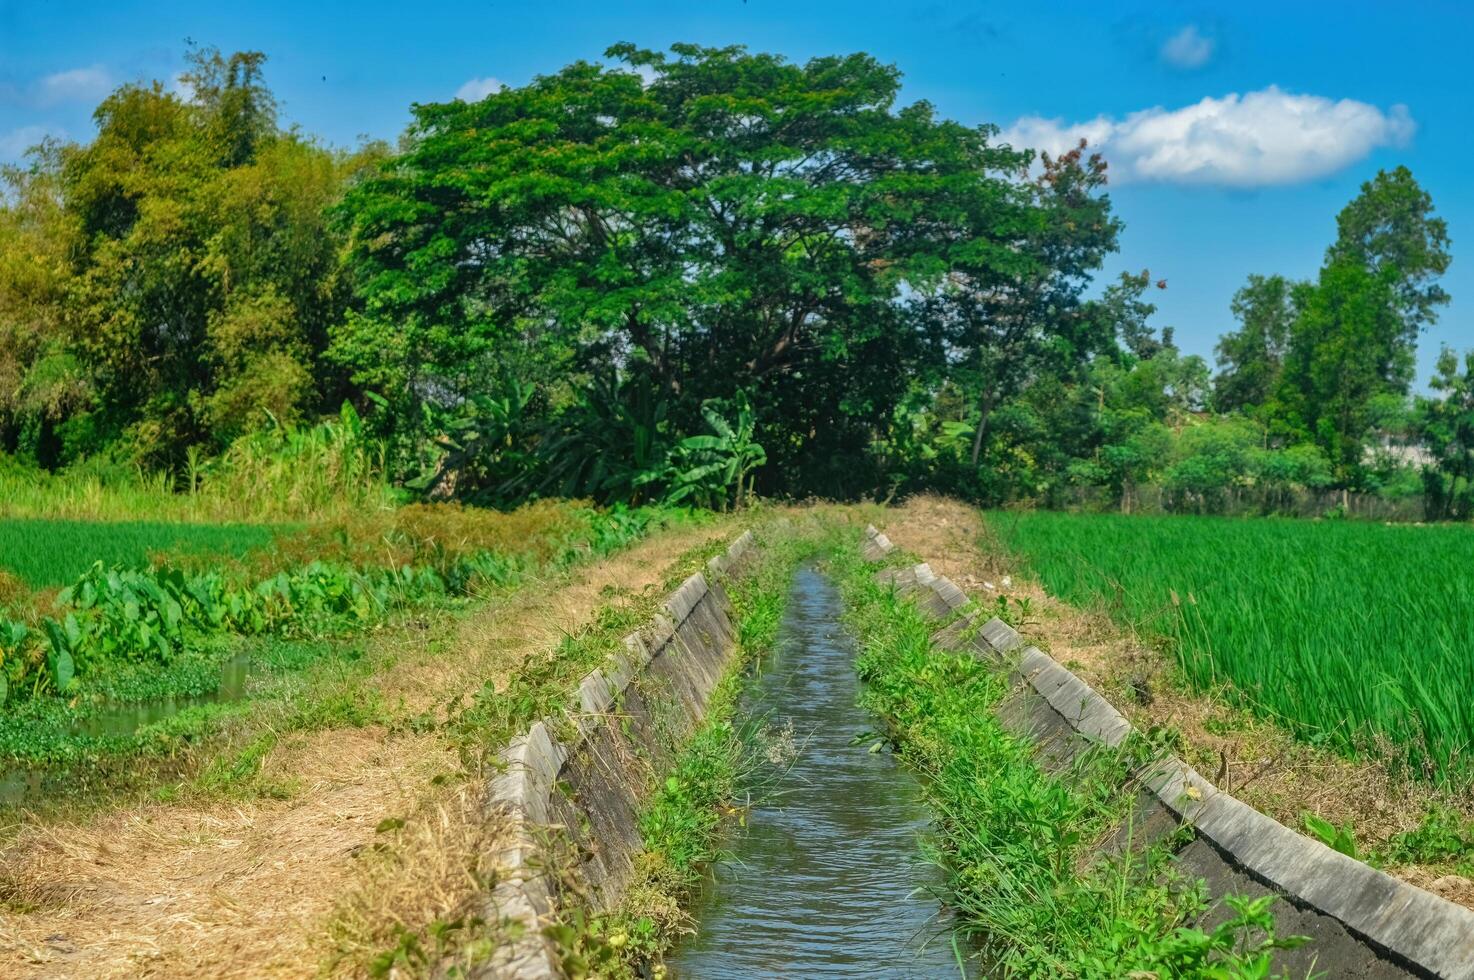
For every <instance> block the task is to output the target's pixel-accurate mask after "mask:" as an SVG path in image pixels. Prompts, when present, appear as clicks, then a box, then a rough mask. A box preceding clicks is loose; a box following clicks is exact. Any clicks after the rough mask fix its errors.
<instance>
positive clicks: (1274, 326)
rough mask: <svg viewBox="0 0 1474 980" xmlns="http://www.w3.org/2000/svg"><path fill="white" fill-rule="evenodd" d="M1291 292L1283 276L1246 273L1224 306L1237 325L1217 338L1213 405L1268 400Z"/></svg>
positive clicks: (1290, 311) (1289, 324) (1285, 340)
mask: <svg viewBox="0 0 1474 980" xmlns="http://www.w3.org/2000/svg"><path fill="white" fill-rule="evenodd" d="M1295 297H1296V290H1295V288H1294V287H1293V285H1292V284H1291V283H1290V281H1289V280H1287V279H1286V278H1285V277H1284V276H1258V275H1251V276H1249V282H1248V284H1247V285H1245V286H1244V287H1243V288H1242V289H1240V290H1239V291H1238V292H1236V293H1234V295H1233V303H1232V304H1231V306H1230V308H1231V309H1232V310H1233V315H1234V317H1235V318H1236V319H1237V320H1238V321H1239V324H1240V327H1239V329H1238V330H1237V331H1233V332H1230V333H1226V334H1224V335H1223V337H1222V338H1221V339H1220V340H1219V341H1218V348H1217V354H1218V363H1219V364H1220V365H1222V370H1221V371H1220V373H1219V375H1218V377H1217V378H1215V379H1214V382H1213V405H1214V407H1215V408H1216V409H1217V410H1218V411H1220V412H1232V411H1235V410H1239V409H1250V410H1252V409H1260V408H1263V407H1266V406H1268V403H1269V401H1270V399H1271V398H1272V397H1273V396H1274V394H1275V392H1276V391H1277V390H1278V388H1279V379H1280V371H1281V370H1282V368H1283V365H1284V358H1285V348H1286V347H1287V346H1288V344H1289V342H1290V332H1291V330H1292V329H1293V326H1294V322H1295V316H1296V313H1297V311H1296V309H1295Z"/></svg>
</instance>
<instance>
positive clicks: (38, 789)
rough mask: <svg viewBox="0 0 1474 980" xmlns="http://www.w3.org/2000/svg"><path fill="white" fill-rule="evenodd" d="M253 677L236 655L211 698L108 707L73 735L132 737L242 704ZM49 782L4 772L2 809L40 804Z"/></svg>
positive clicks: (26, 772) (40, 774) (245, 659)
mask: <svg viewBox="0 0 1474 980" xmlns="http://www.w3.org/2000/svg"><path fill="white" fill-rule="evenodd" d="M250 673H251V658H250V657H249V656H248V655H247V654H244V653H240V654H236V655H235V656H233V657H231V658H230V659H229V660H227V661H226V662H225V663H224V664H222V665H221V667H220V684H219V686H218V687H217V688H216V689H215V690H213V691H211V692H209V693H208V694H196V695H188V696H180V697H167V698H157V699H155V700H152V701H134V702H120V703H113V704H105V705H103V706H102V707H101V708H99V709H98V710H97V711H95V712H92V713H89V714H87V715H84V716H83V717H81V718H78V719H77V720H76V721H75V722H73V724H72V726H71V731H72V732H73V733H75V734H78V735H87V736H90V737H93V738H103V737H107V736H113V737H121V736H128V735H132V734H133V733H134V732H136V731H138V730H139V729H140V728H142V727H144V726H145V725H151V724H153V723H154V722H157V721H163V720H164V719H165V718H169V717H171V716H173V715H176V714H178V713H179V712H181V711H183V710H184V709H186V708H193V707H197V706H199V705H206V704H216V703H218V702H222V701H239V700H240V699H241V698H243V697H245V696H246V681H247V680H248V679H249V678H250ZM47 779H48V773H47V772H45V771H44V770H36V769H29V768H25V767H20V766H17V767H12V768H10V769H4V770H0V806H18V805H22V804H25V803H29V802H32V801H34V800H36V799H37V798H39V797H40V796H41V795H43V794H44V793H45V792H46V789H47Z"/></svg>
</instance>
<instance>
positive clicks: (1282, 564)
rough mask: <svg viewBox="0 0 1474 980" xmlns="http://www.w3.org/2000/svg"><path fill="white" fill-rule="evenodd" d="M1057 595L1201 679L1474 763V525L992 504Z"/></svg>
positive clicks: (1287, 712)
mask: <svg viewBox="0 0 1474 980" xmlns="http://www.w3.org/2000/svg"><path fill="white" fill-rule="evenodd" d="M989 525H990V527H992V528H993V529H994V530H995V531H996V532H997V533H998V534H999V535H1000V536H1001V537H1002V539H1003V540H1004V542H1005V543H1006V544H1007V545H1008V546H1010V547H1011V548H1012V549H1013V550H1014V551H1016V552H1017V553H1018V554H1020V555H1022V556H1024V557H1025V558H1026V560H1027V562H1028V564H1029V565H1030V566H1031V567H1032V568H1033V570H1034V571H1035V572H1036V573H1037V574H1038V576H1039V577H1040V578H1041V580H1042V581H1043V583H1044V585H1045V587H1046V588H1048V589H1049V591H1050V592H1052V593H1053V594H1055V595H1057V596H1059V597H1061V598H1063V599H1066V600H1068V601H1070V602H1073V603H1076V604H1102V605H1104V607H1105V608H1106V609H1107V610H1108V611H1109V612H1110V613H1111V614H1112V615H1113V616H1114V617H1116V618H1117V619H1118V620H1120V621H1122V622H1128V623H1131V624H1134V625H1137V626H1140V627H1143V628H1145V629H1146V630H1148V631H1150V632H1152V633H1155V634H1156V635H1158V636H1159V637H1161V638H1163V639H1164V640H1165V641H1166V642H1167V643H1168V644H1169V645H1170V646H1171V647H1172V649H1173V650H1174V651H1175V653H1176V656H1177V658H1178V660H1179V661H1180V663H1181V665H1182V669H1183V670H1184V671H1185V672H1186V674H1187V676H1188V678H1189V679H1190V680H1191V681H1192V682H1193V683H1194V684H1195V685H1197V686H1198V687H1200V688H1209V687H1216V686H1219V685H1227V687H1226V690H1227V691H1228V692H1229V695H1230V697H1232V698H1235V699H1237V700H1239V701H1240V702H1242V703H1244V704H1246V705H1248V706H1250V707H1252V708H1254V709H1256V710H1258V711H1260V712H1262V713H1263V714H1266V715H1269V716H1272V717H1274V718H1276V719H1278V720H1279V721H1280V722H1282V723H1283V724H1284V725H1286V726H1287V727H1288V728H1290V729H1291V730H1292V731H1294V732H1295V733H1296V734H1297V735H1299V736H1300V737H1302V738H1304V739H1306V740H1309V741H1311V742H1315V743H1318V744H1326V745H1329V746H1332V747H1334V748H1336V749H1339V750H1341V751H1343V752H1346V753H1351V754H1357V753H1376V754H1379V755H1381V756H1383V757H1386V758H1390V759H1391V760H1392V761H1394V762H1400V763H1403V764H1405V765H1406V766H1407V767H1408V768H1409V769H1410V770H1412V771H1413V772H1414V773H1415V774H1417V775H1420V776H1423V777H1426V778H1430V779H1432V780H1435V781H1440V782H1456V783H1463V782H1466V781H1468V780H1469V779H1470V778H1471V776H1474V756H1471V747H1474V589H1471V588H1470V580H1469V576H1470V569H1471V568H1474V531H1471V530H1470V529H1469V528H1465V527H1457V526H1447V525H1444V526H1430V527H1418V526H1402V525H1399V526H1384V525H1376V524H1362V523H1341V522H1316V523H1311V522H1297V521H1279V520H1232V519H1224V518H1211V517H1127V516H1120V515H1074V514H1062V513H1049V512H1031V513H1021V514H1012V513H1010V514H994V515H991V516H990V519H989Z"/></svg>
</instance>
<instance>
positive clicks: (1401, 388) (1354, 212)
mask: <svg viewBox="0 0 1474 980" xmlns="http://www.w3.org/2000/svg"><path fill="white" fill-rule="evenodd" d="M1336 224H1337V230H1338V235H1337V239H1336V242H1335V243H1334V244H1333V245H1332V246H1331V247H1330V248H1329V249H1328V250H1327V251H1326V264H1325V266H1324V267H1323V268H1322V269H1321V272H1320V276H1319V278H1318V279H1317V281H1316V283H1315V284H1314V285H1309V284H1305V285H1303V286H1301V287H1298V288H1297V289H1296V290H1295V291H1294V295H1293V298H1292V299H1291V303H1292V304H1293V305H1294V306H1295V307H1296V308H1297V311H1298V312H1297V316H1296V319H1295V321H1294V324H1293V326H1292V328H1291V331H1290V338H1289V342H1288V344H1287V346H1286V352H1285V355H1284V366H1283V372H1282V375H1281V380H1280V386H1279V393H1278V396H1277V400H1278V402H1279V403H1280V405H1282V406H1283V409H1284V417H1283V419H1282V420H1281V423H1280V424H1281V428H1282V429H1283V430H1284V431H1285V432H1286V433H1288V434H1289V435H1290V436H1291V437H1292V438H1294V437H1299V438H1308V439H1311V440H1313V441H1314V442H1315V443H1316V444H1317V445H1318V446H1319V447H1320V448H1321V450H1322V451H1324V452H1325V454H1326V455H1327V456H1328V457H1329V458H1330V459H1331V461H1332V462H1333V464H1334V466H1335V472H1336V477H1337V479H1338V480H1339V481H1340V483H1341V486H1342V487H1350V486H1355V485H1358V484H1360V483H1361V482H1363V480H1364V479H1365V477H1366V471H1365V467H1364V465H1363V458H1364V456H1365V447H1366V440H1367V436H1368V433H1369V432H1370V431H1371V429H1372V427H1373V424H1374V422H1375V421H1376V418H1377V415H1378V414H1379V412H1380V410H1381V406H1384V405H1385V404H1386V402H1387V400H1388V399H1389V398H1390V399H1393V400H1399V399H1405V398H1406V397H1407V393H1408V388H1409V385H1410V384H1411V382H1412V379H1413V371H1414V354H1415V352H1416V345H1417V337H1418V333H1419V331H1420V330H1421V329H1422V328H1423V327H1424V326H1425V325H1426V324H1428V323H1430V322H1432V321H1433V320H1434V319H1435V318H1436V316H1437V308H1438V306H1439V305H1440V304H1443V303H1446V302H1448V295H1447V294H1446V293H1445V292H1444V291H1443V289H1442V288H1441V287H1440V286H1439V285H1438V282H1437V279H1438V276H1440V275H1441V274H1442V273H1443V272H1444V270H1445V269H1447V268H1448V263H1449V253H1448V245H1449V240H1448V231H1447V227H1446V225H1445V223H1444V221H1443V220H1442V219H1441V218H1437V217H1434V215H1433V201H1432V198H1431V197H1430V196H1429V195H1428V193H1427V192H1426V191H1424V190H1423V189H1422V188H1421V187H1419V186H1418V183H1417V181H1415V180H1414V179H1413V176H1412V174H1411V173H1410V172H1409V171H1408V170H1407V168H1406V167H1398V168H1397V169H1396V170H1394V171H1391V172H1388V171H1381V172H1379V173H1378V174H1377V176H1376V178H1375V179H1373V180H1370V181H1367V182H1366V183H1364V184H1363V185H1362V187H1361V193H1360V194H1358V195H1357V197H1356V198H1355V199H1354V200H1352V201H1351V203H1349V204H1348V205H1347V206H1346V207H1345V208H1344V209H1342V211H1341V213H1340V215H1339V216H1338V217H1337V220H1336Z"/></svg>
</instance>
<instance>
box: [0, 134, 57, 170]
mask: <svg viewBox="0 0 1474 980" xmlns="http://www.w3.org/2000/svg"><path fill="white" fill-rule="evenodd" d="M65 135H66V134H65V133H63V132H62V131H60V130H57V129H52V128H49V127H46V126H22V127H20V128H19V129H12V130H11V131H10V132H8V133H0V162H7V163H13V162H15V161H17V160H19V159H21V157H23V156H25V153H26V151H27V150H29V149H30V148H31V147H33V146H35V145H36V144H37V143H39V142H41V141H42V140H43V139H45V138H46V137H48V136H55V137H57V138H61V137H63V136H65Z"/></svg>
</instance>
